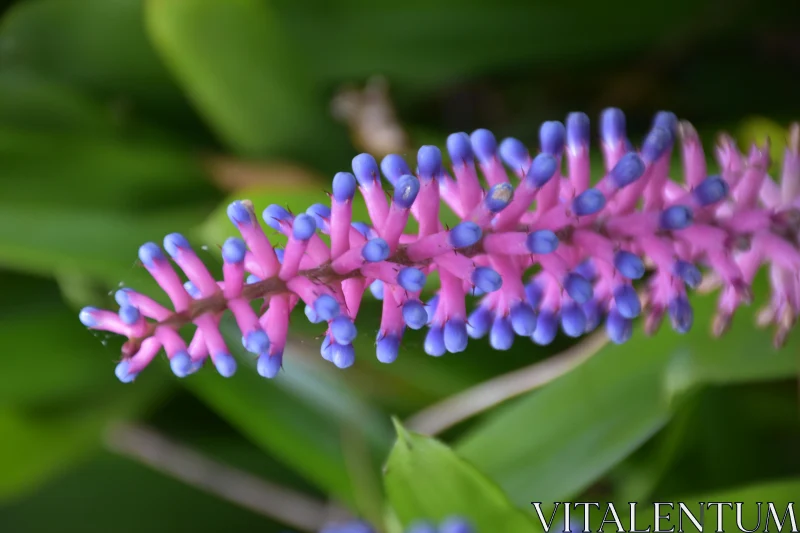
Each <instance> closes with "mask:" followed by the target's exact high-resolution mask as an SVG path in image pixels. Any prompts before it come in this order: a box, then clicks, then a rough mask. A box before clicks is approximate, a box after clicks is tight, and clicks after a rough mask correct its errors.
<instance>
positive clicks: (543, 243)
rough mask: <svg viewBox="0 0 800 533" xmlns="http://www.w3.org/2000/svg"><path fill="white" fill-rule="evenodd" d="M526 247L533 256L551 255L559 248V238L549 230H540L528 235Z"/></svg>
mask: <svg viewBox="0 0 800 533" xmlns="http://www.w3.org/2000/svg"><path fill="white" fill-rule="evenodd" d="M525 246H526V247H527V248H528V250H530V252H531V253H532V254H540V255H544V254H549V253H552V252H555V251H556V248H558V237H557V236H556V234H555V233H553V232H552V231H550V230H549V229H540V230H537V231H534V232H533V233H529V234H528V237H527V239H526V240H525Z"/></svg>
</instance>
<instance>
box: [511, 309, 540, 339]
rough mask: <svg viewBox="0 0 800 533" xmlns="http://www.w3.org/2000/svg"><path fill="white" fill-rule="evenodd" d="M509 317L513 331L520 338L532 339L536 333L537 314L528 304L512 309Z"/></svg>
mask: <svg viewBox="0 0 800 533" xmlns="http://www.w3.org/2000/svg"><path fill="white" fill-rule="evenodd" d="M508 317H509V319H510V320H511V329H513V330H514V333H516V334H517V335H519V336H520V337H530V336H531V335H533V332H534V331H536V312H535V311H534V310H533V308H532V307H531V306H529V305H528V304H526V303H524V302H522V303H518V304H516V305H515V306H513V307H512V308H511V312H510V313H509V314H508Z"/></svg>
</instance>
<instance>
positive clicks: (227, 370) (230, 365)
mask: <svg viewBox="0 0 800 533" xmlns="http://www.w3.org/2000/svg"><path fill="white" fill-rule="evenodd" d="M214 366H215V367H216V368H217V372H219V375H220V376H222V377H224V378H229V377H232V376H233V375H234V374H235V373H236V359H234V358H233V356H232V355H231V354H229V353H218V354H217V355H216V356H215V357H214Z"/></svg>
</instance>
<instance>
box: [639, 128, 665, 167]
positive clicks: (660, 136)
mask: <svg viewBox="0 0 800 533" xmlns="http://www.w3.org/2000/svg"><path fill="white" fill-rule="evenodd" d="M671 146H672V134H671V133H670V132H669V131H668V130H666V129H664V128H662V127H661V126H656V127H654V128H653V129H651V130H650V133H648V134H647V137H645V139H644V143H642V149H641V153H642V159H643V160H644V162H645V163H647V164H648V165H649V164H651V163H653V162H655V161H656V160H658V159H659V158H660V157H661V156H662V155H664V154H665V153H666V152H667V150H669V148H670V147H671Z"/></svg>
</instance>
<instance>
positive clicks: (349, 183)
mask: <svg viewBox="0 0 800 533" xmlns="http://www.w3.org/2000/svg"><path fill="white" fill-rule="evenodd" d="M356 186H357V185H356V177H355V176H353V175H352V174H350V173H349V172H338V173H337V174H336V175H335V176H334V177H333V184H332V192H333V199H334V200H336V201H337V202H340V203H341V202H347V201H348V200H352V199H353V196H355V194H356Z"/></svg>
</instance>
